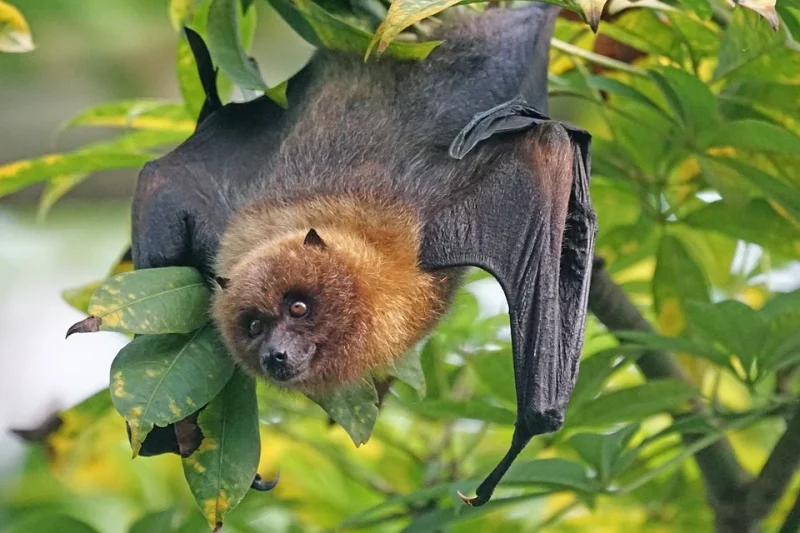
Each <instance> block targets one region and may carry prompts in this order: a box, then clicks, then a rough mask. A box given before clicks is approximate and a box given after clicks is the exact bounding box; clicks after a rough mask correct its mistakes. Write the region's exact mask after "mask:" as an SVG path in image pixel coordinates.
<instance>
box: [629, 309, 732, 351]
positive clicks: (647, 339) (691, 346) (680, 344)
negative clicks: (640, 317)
mask: <svg viewBox="0 0 800 533" xmlns="http://www.w3.org/2000/svg"><path fill="white" fill-rule="evenodd" d="M693 303H696V302H687V306H691V305H692V304H693ZM614 335H616V336H617V337H618V338H619V339H620V340H622V341H625V342H626V343H631V344H633V345H636V346H641V347H642V348H644V349H648V350H663V351H667V352H673V353H689V354H692V355H695V356H699V357H705V358H706V359H708V360H709V361H712V362H714V363H715V364H717V365H720V366H727V365H728V354H726V353H725V352H723V351H721V350H719V349H718V348H716V347H715V346H714V345H713V344H712V343H707V342H701V341H700V340H697V339H687V338H684V337H667V336H665V335H659V334H658V333H649V332H646V331H615V332H614Z"/></svg>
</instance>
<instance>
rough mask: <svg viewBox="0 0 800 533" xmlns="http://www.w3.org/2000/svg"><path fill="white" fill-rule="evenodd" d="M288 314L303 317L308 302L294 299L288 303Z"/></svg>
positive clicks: (306, 311)
mask: <svg viewBox="0 0 800 533" xmlns="http://www.w3.org/2000/svg"><path fill="white" fill-rule="evenodd" d="M289 314H290V315H292V316H293V317H294V318H303V317H304V316H306V315H307V314H308V304H306V303H305V302H304V301H303V300H294V301H293V302H292V303H290V304H289Z"/></svg>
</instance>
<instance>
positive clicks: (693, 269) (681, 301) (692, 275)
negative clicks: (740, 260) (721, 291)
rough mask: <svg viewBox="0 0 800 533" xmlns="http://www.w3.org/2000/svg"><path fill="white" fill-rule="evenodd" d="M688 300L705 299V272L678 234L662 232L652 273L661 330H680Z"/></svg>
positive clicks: (668, 331) (665, 332)
mask: <svg viewBox="0 0 800 533" xmlns="http://www.w3.org/2000/svg"><path fill="white" fill-rule="evenodd" d="M690 299H692V300H701V301H708V287H707V283H706V277H705V274H704V272H703V270H702V269H701V268H700V267H699V266H697V264H696V263H695V262H694V260H693V259H692V258H691V257H690V256H689V253H688V252H687V251H686V248H685V247H684V245H683V243H681V241H680V240H679V239H678V238H677V237H675V236H673V235H664V236H663V237H662V238H661V244H660V246H659V249H658V257H657V262H656V270H655V273H654V274H653V300H654V304H655V308H656V312H657V313H658V323H659V329H660V330H661V332H662V333H664V334H665V335H669V336H675V335H677V334H679V333H680V332H681V331H683V328H684V326H685V325H686V309H685V304H686V301H687V300H690Z"/></svg>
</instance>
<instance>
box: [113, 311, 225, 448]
mask: <svg viewBox="0 0 800 533" xmlns="http://www.w3.org/2000/svg"><path fill="white" fill-rule="evenodd" d="M233 368H234V365H233V359H231V357H230V356H229V355H228V353H227V352H226V350H225V348H224V347H223V345H222V341H221V340H220V338H219V335H218V334H217V332H216V331H215V330H214V329H213V328H211V327H209V326H206V327H204V328H202V329H199V330H197V331H195V332H193V333H190V334H188V335H177V334H171V335H145V336H141V337H137V338H135V339H133V341H131V342H130V344H128V345H127V346H125V347H124V348H123V349H122V350H120V352H119V354H118V355H117V357H116V359H114V362H113V363H112V364H111V385H110V388H111V399H112V401H113V402H114V407H116V408H117V411H119V413H120V414H121V415H122V416H123V417H124V418H125V420H127V421H128V424H129V425H130V428H131V447H132V448H133V455H134V457H135V456H136V455H138V453H139V449H140V448H141V445H142V442H143V441H144V439H145V437H146V436H147V434H148V433H149V432H150V430H152V429H153V426H155V425H158V426H160V427H164V426H166V425H167V424H171V423H174V422H177V421H179V420H182V419H184V418H186V417H187V416H189V415H190V414H192V413H194V412H195V411H197V410H198V409H199V408H200V407H202V406H204V405H206V404H207V403H208V402H210V401H211V400H212V399H214V397H215V396H216V395H217V394H219V391H221V390H222V388H223V387H224V386H225V384H226V383H227V382H228V380H229V379H230V377H231V375H232V374H233Z"/></svg>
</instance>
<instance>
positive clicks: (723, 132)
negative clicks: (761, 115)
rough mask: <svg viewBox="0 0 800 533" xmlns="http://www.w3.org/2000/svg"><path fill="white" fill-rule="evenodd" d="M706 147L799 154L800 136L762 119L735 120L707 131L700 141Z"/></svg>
mask: <svg viewBox="0 0 800 533" xmlns="http://www.w3.org/2000/svg"><path fill="white" fill-rule="evenodd" d="M698 142H699V143H700V145H701V146H703V147H704V148H705V149H708V148H722V147H728V146H729V147H731V148H735V149H737V150H755V151H759V152H768V153H777V154H788V155H797V154H798V153H800V137H798V136H797V135H795V134H793V133H791V132H790V131H789V130H786V129H784V128H781V127H780V126H776V125H774V124H770V123H768V122H763V121H760V120H752V119H745V120H735V121H733V122H728V123H726V124H723V125H721V126H719V127H718V128H716V129H714V130H712V131H709V132H707V134H706V135H703V138H702V139H700V140H699V141H698Z"/></svg>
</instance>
